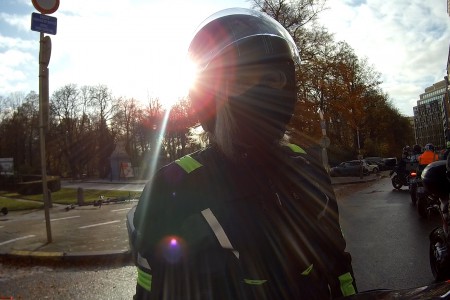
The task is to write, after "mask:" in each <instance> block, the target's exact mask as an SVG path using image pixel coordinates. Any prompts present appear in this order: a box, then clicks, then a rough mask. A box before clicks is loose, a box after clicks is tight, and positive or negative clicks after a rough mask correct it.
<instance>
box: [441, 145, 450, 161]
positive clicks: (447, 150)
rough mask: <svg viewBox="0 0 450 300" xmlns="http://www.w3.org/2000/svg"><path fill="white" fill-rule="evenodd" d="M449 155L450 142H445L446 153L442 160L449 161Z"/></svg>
mask: <svg viewBox="0 0 450 300" xmlns="http://www.w3.org/2000/svg"><path fill="white" fill-rule="evenodd" d="M449 153H450V141H447V142H445V151H444V153H443V155H442V159H443V160H447V157H448V154H449Z"/></svg>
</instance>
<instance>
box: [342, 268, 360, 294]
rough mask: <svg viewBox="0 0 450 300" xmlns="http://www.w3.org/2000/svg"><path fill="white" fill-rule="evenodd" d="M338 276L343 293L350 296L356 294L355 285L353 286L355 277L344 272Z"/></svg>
mask: <svg viewBox="0 0 450 300" xmlns="http://www.w3.org/2000/svg"><path fill="white" fill-rule="evenodd" d="M338 278H339V282H340V284H341V292H342V295H344V296H350V295H354V294H356V291H355V287H354V286H353V277H352V275H351V274H350V273H348V272H347V273H345V274H342V275H341V276H339V277H338Z"/></svg>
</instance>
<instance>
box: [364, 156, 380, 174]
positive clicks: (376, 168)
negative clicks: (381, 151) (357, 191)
mask: <svg viewBox="0 0 450 300" xmlns="http://www.w3.org/2000/svg"><path fill="white" fill-rule="evenodd" d="M363 162H364V164H365V166H366V167H367V169H369V173H373V174H377V173H378V172H379V171H380V167H379V166H378V165H375V164H369V163H368V162H367V161H365V160H364V159H363Z"/></svg>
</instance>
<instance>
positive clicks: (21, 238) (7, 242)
mask: <svg viewBox="0 0 450 300" xmlns="http://www.w3.org/2000/svg"><path fill="white" fill-rule="evenodd" d="M32 237H35V235H33V234H32V235H26V236H22V237H19V238H16V239H12V240H9V241H5V242H2V243H0V246H3V245H6V244H9V243H12V242H15V241H20V240H24V239H28V238H32Z"/></svg>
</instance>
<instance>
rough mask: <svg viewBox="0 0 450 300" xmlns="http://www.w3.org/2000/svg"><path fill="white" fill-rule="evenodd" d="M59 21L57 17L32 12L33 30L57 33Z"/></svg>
mask: <svg viewBox="0 0 450 300" xmlns="http://www.w3.org/2000/svg"><path fill="white" fill-rule="evenodd" d="M56 25H57V21H56V18H55V17H50V16H46V15H43V14H38V13H32V14H31V30H33V31H38V32H43V33H48V34H53V35H55V34H56Z"/></svg>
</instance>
